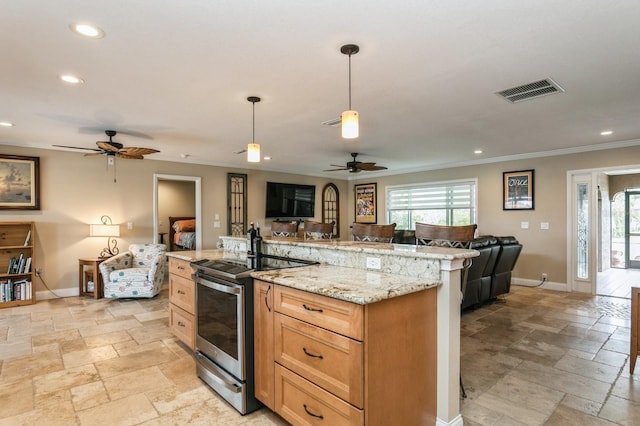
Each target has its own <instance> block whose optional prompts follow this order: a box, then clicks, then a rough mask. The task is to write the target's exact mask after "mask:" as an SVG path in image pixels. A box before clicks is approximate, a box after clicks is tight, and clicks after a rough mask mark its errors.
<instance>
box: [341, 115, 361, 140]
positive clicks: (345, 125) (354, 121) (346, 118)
mask: <svg viewBox="0 0 640 426" xmlns="http://www.w3.org/2000/svg"><path fill="white" fill-rule="evenodd" d="M358 135H359V127H358V111H344V112H343V113H342V137H343V138H345V139H355V138H357V137H358Z"/></svg>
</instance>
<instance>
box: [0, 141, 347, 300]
mask: <svg viewBox="0 0 640 426" xmlns="http://www.w3.org/2000/svg"><path fill="white" fill-rule="evenodd" d="M0 153H1V154H8V155H27V156H34V157H40V189H41V191H40V192H41V210H39V211H0V220H2V221H34V222H36V245H37V249H36V256H35V267H40V268H42V278H43V279H44V281H45V282H46V284H47V286H48V287H49V288H51V289H52V290H54V291H55V292H56V293H57V294H59V295H62V296H70V295H73V294H77V286H78V259H79V258H84V257H95V256H98V254H99V253H100V251H101V249H102V248H103V247H104V246H105V245H106V244H105V243H106V239H103V238H90V237H89V236H88V235H89V227H88V224H89V223H98V222H99V220H100V217H101V216H102V215H105V214H107V215H109V216H111V218H112V219H113V221H114V223H121V224H124V226H121V230H120V232H121V237H120V238H118V247H119V248H120V250H121V251H123V250H126V249H127V247H128V246H129V244H131V243H142V242H150V241H153V208H152V204H153V175H154V173H159V174H169V175H180V176H197V177H201V178H202V214H203V230H202V239H203V248H213V247H215V244H216V241H218V238H219V237H220V236H221V235H224V234H226V223H227V217H226V215H227V209H226V204H227V173H229V172H236V173H246V174H248V216H249V220H250V221H254V222H258V223H260V224H261V226H263V225H264V223H265V219H264V209H265V198H264V190H265V182H266V181H267V180H270V181H276V182H296V183H304V184H313V185H316V218H315V219H316V220H319V219H320V217H321V210H320V206H321V203H320V197H321V192H322V191H321V189H322V187H323V186H324V185H325V184H326V183H327V182H334V183H335V184H336V185H337V186H338V188H339V190H340V194H341V195H342V194H346V188H347V183H346V182H345V181H340V180H329V179H322V178H315V177H309V176H297V175H291V174H286V173H273V172H265V171H261V170H242V169H226V168H221V167H212V166H202V165H194V164H186V163H173V162H166V161H154V160H151V159H146V160H141V161H139V160H116V166H117V182H115V183H114V181H113V177H114V175H113V167H112V166H110V167H109V168H108V169H107V165H106V164H107V162H106V158H105V157H104V156H91V157H84V156H83V155H82V153H73V152H62V151H54V150H42V149H30V148H20V147H14V146H6V145H3V146H1V147H0ZM346 209H347V203H341V216H342V217H347V215H348V213H347V210H346ZM215 213H218V214H220V221H221V223H222V226H221V227H220V228H214V227H213V220H214V214H215ZM127 222H133V229H132V230H128V229H127V226H126V223H127ZM347 230H348V225H346V228H344V229H343V230H342V233H344V234H346V233H347ZM36 289H37V291H38V292H41V294H39V297H41V296H43V294H42V292H44V291H45V290H46V289H45V287H44V285H43V284H42V282H40V281H38V282H36ZM74 291H75V293H73V292H74Z"/></svg>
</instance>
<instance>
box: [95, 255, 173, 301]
mask: <svg viewBox="0 0 640 426" xmlns="http://www.w3.org/2000/svg"><path fill="white" fill-rule="evenodd" d="M166 251H167V247H166V246H165V245H164V244H131V245H130V246H129V251H128V252H124V253H120V254H118V255H116V256H113V257H110V258H109V259H107V260H105V261H104V262H102V263H101V264H100V273H101V274H102V280H103V282H104V297H105V298H128V297H149V298H151V297H154V296H155V295H156V294H158V293H160V289H161V287H162V282H163V281H164V275H165V270H166V267H167V258H166V255H165V254H166Z"/></svg>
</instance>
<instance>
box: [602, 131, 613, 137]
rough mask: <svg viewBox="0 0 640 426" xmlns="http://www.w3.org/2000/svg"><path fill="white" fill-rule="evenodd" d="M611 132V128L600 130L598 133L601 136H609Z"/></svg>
mask: <svg viewBox="0 0 640 426" xmlns="http://www.w3.org/2000/svg"><path fill="white" fill-rule="evenodd" d="M612 134H613V130H604V131H602V132H600V135H602V136H609V135H612Z"/></svg>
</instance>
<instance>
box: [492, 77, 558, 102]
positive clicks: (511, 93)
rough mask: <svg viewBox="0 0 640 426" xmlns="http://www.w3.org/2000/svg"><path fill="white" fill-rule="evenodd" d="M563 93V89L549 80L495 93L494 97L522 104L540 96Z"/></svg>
mask: <svg viewBox="0 0 640 426" xmlns="http://www.w3.org/2000/svg"><path fill="white" fill-rule="evenodd" d="M561 92H564V89H563V88H562V87H560V86H559V85H558V83H556V82H555V81H553V80H551V79H550V78H546V79H544V80H540V81H534V82H533V83H528V84H523V85H522V86H518V87H512V88H511V89H506V90H502V91H500V92H496V95H499V96H502V97H503V98H505V99H506V100H508V101H509V102H511V103H514V104H515V103H516V102H522V101H526V100H529V99H533V98H539V97H541V96H547V95H553V94H554V93H561Z"/></svg>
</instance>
